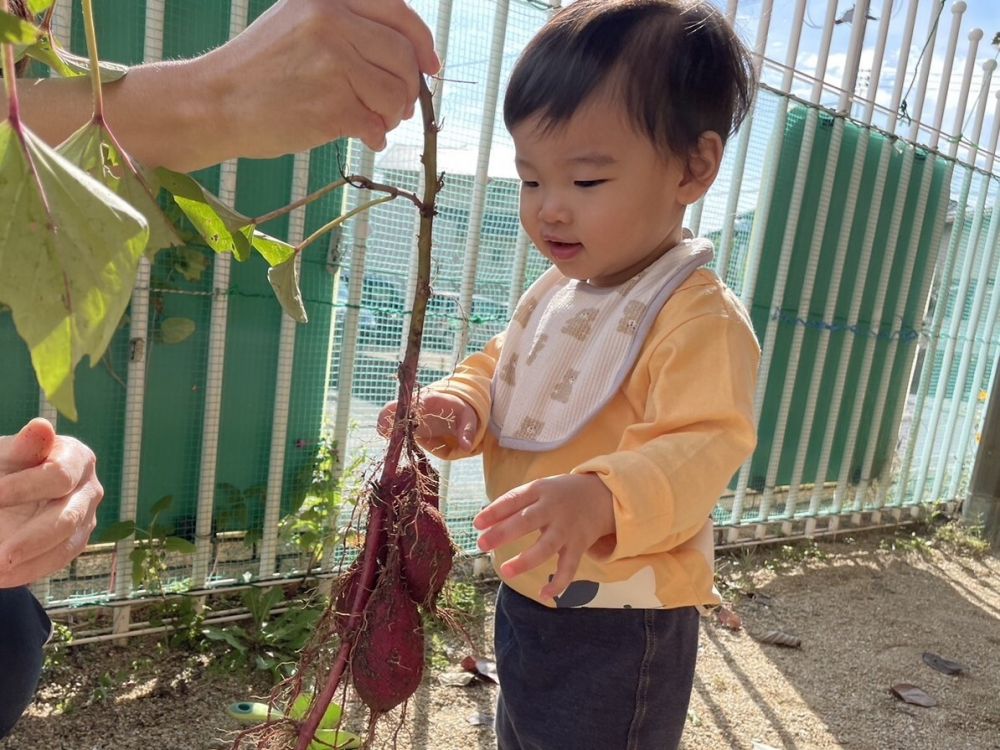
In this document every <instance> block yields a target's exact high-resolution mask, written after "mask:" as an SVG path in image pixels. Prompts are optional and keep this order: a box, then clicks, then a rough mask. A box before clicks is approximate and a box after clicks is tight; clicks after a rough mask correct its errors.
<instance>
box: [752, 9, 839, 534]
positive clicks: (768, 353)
mask: <svg viewBox="0 0 1000 750" xmlns="http://www.w3.org/2000/svg"><path fill="white" fill-rule="evenodd" d="M836 11H837V8H836V5H835V4H834V3H831V4H830V5H829V6H828V8H827V14H826V22H825V24H824V27H823V39H822V41H821V42H820V54H819V60H818V62H817V69H816V76H815V77H816V83H815V85H814V86H813V88H812V93H811V94H810V99H809V101H810V103H811V104H813V105H816V104H818V103H819V100H820V96H821V95H822V92H823V78H824V77H825V75H826V66H827V62H828V60H829V57H830V42H831V40H832V38H833V26H834V21H835V19H836ZM800 31H801V29H793V33H799V32H800ZM817 121H818V115H817V113H816V110H815V108H813V107H810V108H809V109H808V111H807V113H806V123H805V130H804V132H803V134H802V142H801V144H800V146H799V158H798V163H797V165H796V169H795V179H794V183H793V187H792V195H791V204H790V206H789V210H788V219H787V221H786V223H785V229H784V235H783V239H782V243H781V250H780V256H779V260H778V270H777V273H776V277H775V282H774V291H773V294H772V304H773V306H774V307H775V308H776V309H780V307H781V304H782V300H783V299H784V296H785V286H786V284H787V282H788V270H789V267H790V266H791V259H792V249H793V246H794V244H795V233H796V231H797V229H798V222H799V213H800V211H801V210H802V199H803V197H804V195H805V186H806V180H807V178H808V176H809V165H810V162H811V161H812V148H813V141H814V139H815V136H816V123H817ZM779 153H780V152H779ZM764 210H765V211H767V210H770V206H769V205H768V206H766V207H765V208H764ZM744 293H745V294H746V293H752V292H748V290H747V289H744ZM777 326H778V322H777V319H776V318H775V317H774V316H772V317H771V318H770V319H769V320H768V324H767V329H766V331H765V334H764V347H763V353H762V355H761V364H760V373H759V375H758V378H759V379H758V381H757V392H756V394H755V396H754V417H755V421H758V420H759V419H760V412H761V408H762V407H763V403H764V393H765V391H766V390H767V381H768V375H769V373H770V369H771V364H772V362H773V358H774V344H775V338H776V337H777ZM772 455H773V451H772ZM751 460H752V458H751V459H748V460H747V462H746V463H745V464H744V466H743V469H742V470H741V471H740V475H739V478H738V479H737V490H736V494H737V497H738V498H741V497H742V496H743V494H744V493H745V492H746V486H747V482H748V480H749V474H750V463H751ZM769 501H770V496H768V495H767V494H765V497H764V498H763V500H762V502H761V506H760V514H759V518H760V520H761V521H766V520H767V518H768V516H769V515H770V502H769ZM762 533H764V527H763V525H761V526H758V528H757V534H758V536H759V535H761V534H762Z"/></svg>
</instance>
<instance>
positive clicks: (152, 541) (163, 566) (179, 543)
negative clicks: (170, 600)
mask: <svg viewBox="0 0 1000 750" xmlns="http://www.w3.org/2000/svg"><path fill="white" fill-rule="evenodd" d="M173 501H174V498H173V495H166V496H164V497H161V498H160V499H159V500H157V501H156V502H155V503H154V504H153V507H152V508H150V520H149V526H148V527H146V528H141V527H139V526H138V525H137V524H136V522H135V521H119V522H117V523H114V524H112V525H111V526H109V527H108V528H106V529H105V530H104V531H103V532H102V533H100V534H98V535H97V537H96V538H95V539H94V541H95V542H96V543H98V544H101V543H111V542H115V543H117V542H120V541H122V540H124V539H127V538H128V537H130V536H133V535H134V536H135V546H134V547H133V548H132V551H131V552H130V553H129V560H130V561H131V563H132V581H133V583H134V585H136V586H140V587H143V588H145V589H146V590H147V591H149V592H150V593H152V594H163V593H164V591H165V589H164V585H163V575H164V573H166V572H167V570H168V568H169V566H168V564H167V557H168V555H169V554H170V553H177V554H183V555H193V554H194V552H195V546H194V545H193V544H192V543H191V542H189V541H188V540H187V539H182V538H181V537H179V536H172V535H170V533H169V532H170V531H171V529H169V528H167V527H164V526H161V525H160V524H159V518H160V516H161V515H162V514H163V513H165V512H166V511H168V510H169V509H170V506H171V505H172V504H173ZM115 554H117V551H116V553H115Z"/></svg>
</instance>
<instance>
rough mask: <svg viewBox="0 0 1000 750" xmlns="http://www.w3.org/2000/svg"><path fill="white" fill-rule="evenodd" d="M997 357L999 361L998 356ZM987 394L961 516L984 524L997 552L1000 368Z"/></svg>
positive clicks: (999, 525) (999, 545)
mask: <svg viewBox="0 0 1000 750" xmlns="http://www.w3.org/2000/svg"><path fill="white" fill-rule="evenodd" d="M997 357H998V358H1000V353H998V354H997ZM990 393H991V394H992V395H991V396H990V403H989V405H988V406H987V407H986V416H985V417H984V418H983V430H982V434H981V437H980V439H979V453H978V455H977V456H976V465H975V468H973V470H972V482H971V483H970V489H969V497H968V499H967V500H966V501H965V510H964V512H963V514H962V515H963V518H964V519H965V520H966V521H967V522H969V523H974V524H983V525H984V526H985V527H986V528H985V534H986V539H987V541H989V542H990V544H991V546H992V547H993V548H994V549H1000V366H998V367H995V368H994V375H993V387H992V389H991V391H990Z"/></svg>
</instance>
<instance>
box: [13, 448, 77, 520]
mask: <svg viewBox="0 0 1000 750" xmlns="http://www.w3.org/2000/svg"><path fill="white" fill-rule="evenodd" d="M94 462H95V459H94V454H93V452H92V451H91V450H90V449H89V448H87V447H86V446H85V445H84V444H83V443H81V442H79V441H78V440H73V439H72V438H65V437H60V438H57V439H56V441H55V443H54V446H53V448H52V450H51V451H50V452H49V455H48V458H47V459H46V460H45V461H43V462H42V463H41V464H39V465H38V466H33V467H31V468H29V469H22V470H21V471H17V472H14V473H12V474H7V475H6V476H3V477H0V507H4V506H10V505H18V504H20V503H32V502H38V501H39V500H51V499H52V498H59V497H65V496H66V495H68V494H69V493H71V492H72V491H73V490H74V489H75V488H76V487H77V485H78V484H80V481H81V479H83V477H84V476H85V475H86V474H87V472H88V470H89V471H90V472H93V466H94Z"/></svg>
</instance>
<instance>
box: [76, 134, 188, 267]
mask: <svg viewBox="0 0 1000 750" xmlns="http://www.w3.org/2000/svg"><path fill="white" fill-rule="evenodd" d="M57 150H58V151H59V153H60V154H62V155H63V156H65V157H66V158H67V159H69V160H70V161H71V162H73V163H74V164H75V165H76V166H78V167H79V168H80V169H82V170H83V171H84V172H86V173H87V174H89V175H90V176H91V177H93V178H95V179H96V180H98V181H100V182H102V183H104V185H105V187H107V188H108V189H109V190H111V191H112V192H114V193H116V194H117V195H119V196H121V197H122V198H124V199H125V200H126V201H127V202H128V203H129V204H130V205H132V206H133V207H135V208H136V209H137V210H138V211H139V212H140V213H142V215H143V216H144V217H145V218H146V223H147V224H149V244H148V245H147V246H146V253H147V254H148V255H149V256H150V257H152V256H153V255H154V254H155V253H156V251H157V250H160V249H162V248H165V247H172V246H175V245H183V244H184V242H183V240H181V238H180V235H178V234H177V230H176V229H174V226H173V224H171V223H170V220H169V219H167V217H166V216H165V215H164V213H163V210H162V209H161V208H160V204H159V203H157V201H156V195H157V193H159V192H160V187H159V185H158V184H157V182H156V178H155V176H154V175H152V174H143V173H142V172H141V171H140V170H139V168H138V167H137V166H136V165H135V164H133V163H132V162H131V160H130V159H129V158H128V156H126V155H125V154H122V153H121V152H120V151H119V150H118V147H117V145H116V144H115V141H114V139H113V138H112V137H111V134H110V133H109V132H108V130H107V128H106V127H104V125H101V124H99V123H95V122H89V123H87V124H86V125H84V126H83V127H82V128H80V129H79V130H77V131H76V132H75V133H73V135H71V136H70V137H69V138H67V139H66V140H65V141H63V143H61V144H60V145H59V148H58V149H57Z"/></svg>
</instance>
